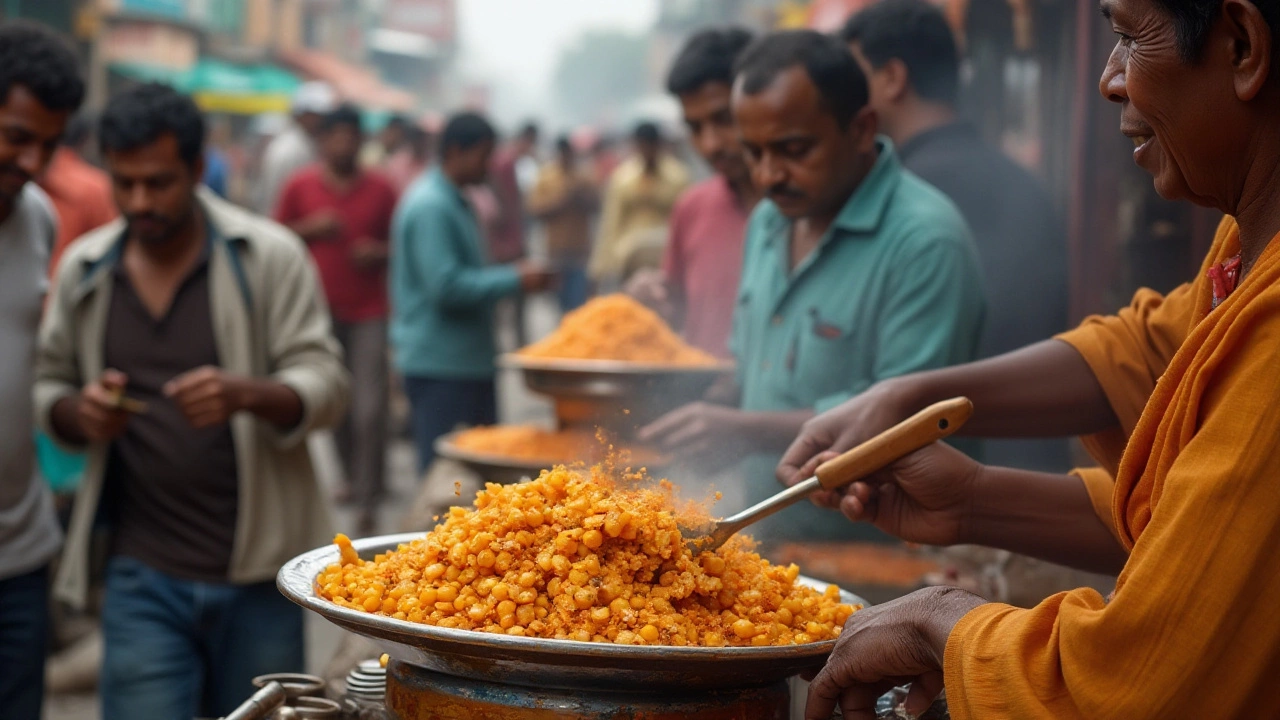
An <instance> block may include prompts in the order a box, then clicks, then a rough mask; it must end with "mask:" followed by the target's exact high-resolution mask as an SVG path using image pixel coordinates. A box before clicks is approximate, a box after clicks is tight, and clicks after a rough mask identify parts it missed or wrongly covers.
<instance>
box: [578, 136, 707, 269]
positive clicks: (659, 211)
mask: <svg viewBox="0 0 1280 720" xmlns="http://www.w3.org/2000/svg"><path fill="white" fill-rule="evenodd" d="M631 143H632V146H633V150H634V154H633V155H632V156H631V157H630V158H628V159H627V160H625V161H623V163H622V164H621V165H619V166H618V168H617V169H616V170H614V171H613V175H612V176H610V178H609V185H608V187H607V188H606V189H605V191H604V211H603V214H602V216H601V218H600V235H599V237H598V238H597V240H596V244H595V247H594V249H593V250H592V252H591V261H590V265H589V268H588V273H589V274H590V276H591V280H592V281H593V282H595V283H596V284H597V285H598V286H600V287H601V288H602V289H603V290H605V291H612V290H616V289H619V288H621V287H622V284H623V283H625V282H626V281H627V278H626V276H625V272H626V270H627V269H628V266H629V265H630V262H629V260H630V257H631V255H632V254H634V253H638V252H645V251H646V250H648V251H650V252H651V251H652V248H651V247H646V246H652V245H653V244H654V238H657V244H658V247H659V248H660V247H661V245H662V244H663V240H664V239H665V237H666V232H667V223H668V221H669V220H670V218H671V210H672V208H673V207H674V206H675V202H676V198H678V197H679V196H680V193H682V192H684V189H685V188H686V187H687V186H688V185H689V173H688V171H687V170H686V169H685V167H684V165H683V164H682V163H681V162H680V161H679V160H677V159H675V158H674V157H672V156H671V155H669V154H668V153H666V152H664V151H663V142H662V134H661V132H659V130H658V126H657V125H655V124H653V123H651V122H641V123H639V124H637V125H636V127H635V131H634V132H632V134H631ZM659 257H660V254H659ZM655 264H656V263H655Z"/></svg>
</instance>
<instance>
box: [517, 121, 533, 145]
mask: <svg viewBox="0 0 1280 720" xmlns="http://www.w3.org/2000/svg"><path fill="white" fill-rule="evenodd" d="M516 135H517V137H522V138H525V139H527V140H534V141H536V140H537V139H538V123H536V122H534V121H532V120H529V121H527V122H525V124H523V125H521V126H520V132H518V133H516Z"/></svg>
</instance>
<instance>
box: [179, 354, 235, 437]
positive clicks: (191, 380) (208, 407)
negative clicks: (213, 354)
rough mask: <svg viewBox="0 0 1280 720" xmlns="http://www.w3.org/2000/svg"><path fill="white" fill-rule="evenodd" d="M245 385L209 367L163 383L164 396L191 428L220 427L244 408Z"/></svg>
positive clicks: (197, 369) (217, 369)
mask: <svg viewBox="0 0 1280 720" xmlns="http://www.w3.org/2000/svg"><path fill="white" fill-rule="evenodd" d="M248 393H249V389H248V383H247V382H246V380H245V379H244V378H241V377H237V376H235V375H231V374H229V373H226V372H223V370H222V368H219V367H215V366H212V365H206V366H204V367H199V368H196V369H195V370H191V371H190V372H186V373H183V374H182V375H179V376H178V377H176V378H174V379H172V380H170V381H169V382H167V383H165V386H164V394H165V395H166V396H167V397H169V398H170V399H172V400H173V402H174V403H176V404H177V406H178V409H179V410H181V411H182V414H183V415H185V416H186V418H187V422H189V423H191V426H192V427H195V428H207V427H212V426H214V425H221V424H223V423H225V422H227V421H228V420H230V419H231V416H232V415H234V414H236V413H237V412H239V411H241V410H243V409H245V408H246V406H247V405H248V402H249V400H248Z"/></svg>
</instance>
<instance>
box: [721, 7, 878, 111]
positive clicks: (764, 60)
mask: <svg viewBox="0 0 1280 720" xmlns="http://www.w3.org/2000/svg"><path fill="white" fill-rule="evenodd" d="M796 66H800V67H803V68H804V71H805V73H806V74H808V76H809V80H810V81H811V82H812V83H813V84H814V86H815V87H817V88H818V94H819V95H820V96H821V97H822V104H823V106H824V107H825V108H826V109H827V111H828V112H830V113H831V115H832V117H834V118H835V119H836V122H837V123H839V125H840V127H841V128H844V127H846V126H847V125H848V124H849V123H850V122H851V121H852V120H853V116H854V115H857V114H858V111H860V110H862V108H864V107H866V105H867V95H868V91H867V76H866V75H864V74H863V73H862V68H860V67H858V63H857V61H856V60H854V59H853V54H852V53H850V52H849V48H847V47H845V45H844V43H843V42H841V41H840V40H839V39H837V38H835V37H833V36H831V35H824V34H823V33H820V32H817V31H816V30H784V31H781V32H775V33H770V34H769V35H765V36H764V37H762V38H760V39H759V40H756V41H755V42H753V43H751V45H750V46H748V47H747V49H746V50H745V51H743V53H742V57H740V58H738V63H737V65H736V66H735V68H734V70H735V71H736V75H737V76H738V77H737V82H741V83H742V91H743V92H745V93H746V94H748V95H755V94H757V93H760V92H762V91H764V90H765V88H767V87H769V85H770V84H771V83H772V82H773V81H774V79H775V78H777V77H778V75H779V74H781V73H782V72H783V71H784V70H788V69H790V68H793V67H796Z"/></svg>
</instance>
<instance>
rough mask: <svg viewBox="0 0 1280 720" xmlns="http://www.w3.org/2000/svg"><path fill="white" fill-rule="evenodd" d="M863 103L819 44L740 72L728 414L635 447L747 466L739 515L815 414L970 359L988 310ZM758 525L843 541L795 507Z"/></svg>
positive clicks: (839, 55)
mask: <svg viewBox="0 0 1280 720" xmlns="http://www.w3.org/2000/svg"><path fill="white" fill-rule="evenodd" d="M867 102H868V89H867V82H866V78H865V76H864V75H863V73H862V71H861V70H860V69H859V68H858V65H857V63H856V61H855V60H854V58H853V56H852V55H850V53H849V51H848V50H847V49H846V48H845V47H844V46H843V45H841V44H840V42H839V41H838V40H835V39H833V38H830V37H827V36H825V35H821V34H819V33H816V32H811V31H793V32H784V33H775V34H773V35H770V36H768V37H765V38H762V39H761V40H759V41H757V42H756V43H755V44H753V45H752V46H751V47H750V48H748V49H747V50H746V51H745V52H744V54H743V56H742V57H741V58H740V59H739V60H738V65H737V78H736V80H735V84H734V94H733V111H734V117H735V120H736V122H737V125H738V131H739V133H740V134H741V136H742V141H743V146H744V147H745V149H746V152H747V161H748V164H749V165H750V168H751V173H752V178H753V180H754V182H755V183H756V185H757V186H758V187H759V188H761V189H762V190H764V192H765V195H766V198H767V199H766V200H764V201H762V202H761V203H760V205H759V206H757V208H756V210H755V212H754V213H752V217H751V220H750V223H749V224H748V226H747V239H746V250H745V257H744V262H743V271H742V283H741V289H740V291H739V293H738V306H737V309H736V310H735V312H734V323H733V326H734V327H733V336H732V340H731V347H732V349H733V354H734V357H735V359H736V361H737V388H736V393H733V395H735V397H734V402H731V403H728V404H715V403H712V402H701V403H694V404H692V405H688V406H685V407H683V408H680V409H678V410H675V411H673V412H672V413H669V414H668V415H667V416H666V417H664V418H660V419H659V420H658V421H656V422H654V423H653V424H652V425H650V426H649V427H647V428H645V429H644V430H643V431H642V433H641V434H642V437H643V438H644V439H646V440H648V441H650V442H657V443H659V444H660V445H661V446H662V447H663V449H665V450H667V451H668V452H672V453H674V454H676V455H677V456H681V457H684V458H693V457H697V458H699V459H700V460H701V461H708V460H709V461H710V462H711V463H712V464H713V465H729V464H730V463H731V461H732V460H736V459H737V458H741V457H744V456H747V457H748V461H747V462H745V463H743V464H742V465H741V471H742V474H743V478H744V482H745V485H746V493H747V500H748V502H754V501H756V500H760V499H762V498H763V497H764V496H767V495H769V494H772V493H774V492H777V491H778V490H779V489H781V487H782V486H781V485H779V484H777V482H776V481H774V479H773V472H772V466H773V463H774V462H775V461H776V459H777V457H778V455H779V454H780V453H781V452H782V450H783V449H785V448H786V446H787V444H788V443H789V442H790V441H791V438H792V437H793V435H794V433H795V432H796V431H798V430H799V429H800V427H801V425H802V424H803V423H804V422H805V420H807V419H809V418H811V417H813V416H814V414H815V413H818V412H822V411H824V410H826V409H829V408H831V407H834V406H836V405H838V404H839V403H840V402H842V401H843V400H845V399H847V398H849V397H852V396H853V395H855V394H857V393H859V392H861V391H862V390H864V389H866V388H867V387H870V386H871V385H872V384H873V383H875V382H876V381H877V380H879V379H882V378H886V377H893V376H896V375H902V374H905V373H909V372H913V371H915V370H920V369H924V368H931V367H942V366H946V365H952V364H956V363H961V362H966V361H968V360H970V359H972V358H973V357H974V353H975V351H976V347H977V342H978V337H979V333H980V332H981V329H982V317H983V313H984V309H985V301H984V299H983V289H982V278H981V273H980V271H979V269H978V260H977V254H976V251H975V249H974V247H973V241H972V239H971V238H970V236H969V232H968V229H967V228H966V226H965V223H964V220H963V219H962V218H961V216H960V214H959V211H957V210H956V208H955V206H954V205H952V204H951V201H949V200H948V199H947V198H946V197H945V196H943V195H942V194H941V193H940V192H938V191H937V190H936V189H934V188H933V187H931V186H929V185H928V184H926V183H925V182H924V181H922V180H920V179H919V178H917V177H916V176H914V175H912V174H911V173H910V172H908V171H906V170H905V169H903V168H902V165H901V163H900V162H899V161H898V158H897V155H896V153H895V151H894V148H893V143H892V141H890V140H889V139H888V138H886V137H883V136H880V135H877V121H876V115H875V113H874V111H872V110H871V108H870V107H868V104H867ZM720 399H721V400H723V399H725V398H720ZM770 520H771V521H772V522H769V521H766V522H769V524H768V525H766V526H762V527H760V528H757V529H756V530H755V534H756V535H757V536H762V535H763V536H773V537H786V536H791V537H814V536H824V535H835V534H841V535H846V536H847V535H848V534H849V532H850V528H851V526H850V524H849V523H847V522H843V523H842V522H840V521H841V520H842V518H839V517H835V516H834V514H832V513H825V512H823V511H820V510H818V509H817V508H814V507H812V506H809V505H807V504H802V505H796V506H792V507H791V508H789V509H788V510H786V511H783V512H782V513H779V514H778V515H775V516H774V518H771V519H770Z"/></svg>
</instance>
